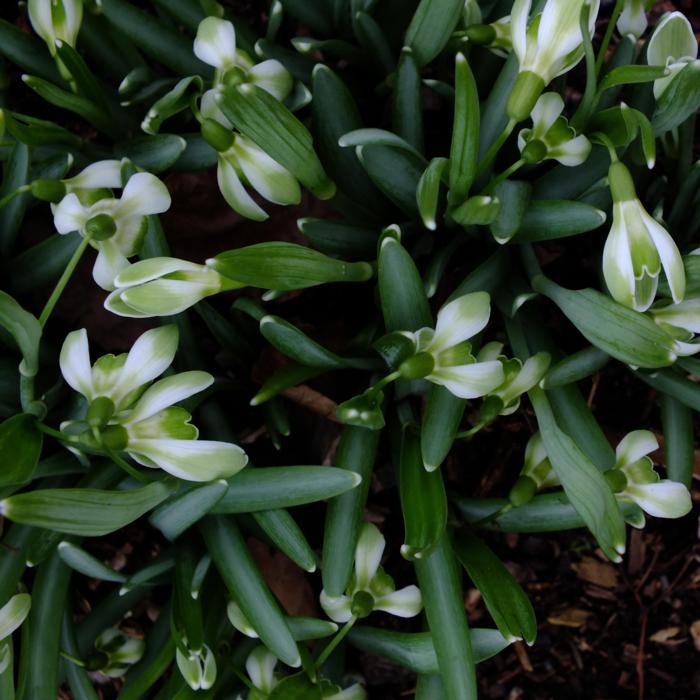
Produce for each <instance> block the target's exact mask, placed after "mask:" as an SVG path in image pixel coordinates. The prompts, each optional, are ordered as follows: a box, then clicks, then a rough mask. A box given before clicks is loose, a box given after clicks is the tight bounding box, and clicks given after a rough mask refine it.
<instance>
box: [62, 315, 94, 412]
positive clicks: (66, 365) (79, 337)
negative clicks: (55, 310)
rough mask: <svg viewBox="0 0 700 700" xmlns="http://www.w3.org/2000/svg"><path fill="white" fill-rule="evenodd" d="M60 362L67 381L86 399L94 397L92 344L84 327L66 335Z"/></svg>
mask: <svg viewBox="0 0 700 700" xmlns="http://www.w3.org/2000/svg"><path fill="white" fill-rule="evenodd" d="M58 362H59V365H60V367H61V374H63V378H64V379H65V380H66V382H68V384H69V385H70V386H71V387H72V388H73V389H75V391H77V392H79V393H81V394H82V395H83V396H84V397H85V398H86V399H88V400H90V399H93V398H94V390H93V386H92V368H91V365H90V346H89V345H88V337H87V331H86V330H85V329H84V328H81V329H80V330H79V331H72V332H71V333H69V334H68V335H67V336H66V339H65V340H64V341H63V346H62V347H61V354H60V356H59V360H58Z"/></svg>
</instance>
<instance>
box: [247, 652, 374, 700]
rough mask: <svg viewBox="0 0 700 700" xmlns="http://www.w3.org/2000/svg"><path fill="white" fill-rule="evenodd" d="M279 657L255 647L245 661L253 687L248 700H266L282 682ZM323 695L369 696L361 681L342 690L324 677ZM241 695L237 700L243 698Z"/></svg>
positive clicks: (357, 699) (341, 699)
mask: <svg viewBox="0 0 700 700" xmlns="http://www.w3.org/2000/svg"><path fill="white" fill-rule="evenodd" d="M277 662H278V659H277V657H276V656H275V655H274V654H272V653H271V652H270V651H268V650H267V649H266V648H265V647H263V646H259V647H256V648H255V649H253V651H251V652H250V654H249V655H248V658H247V659H246V662H245V670H246V673H247V675H248V678H249V679H250V682H251V685H252V686H253V689H252V690H250V691H249V692H248V695H247V696H246V697H247V700H266V698H268V697H269V696H270V694H271V693H272V691H273V690H274V689H275V688H276V687H277V686H278V685H279V684H280V683H281V682H282V680H283V679H284V678H283V676H280V675H278V674H276V673H275V667H276V666H277ZM319 689H320V691H321V697H322V698H323V699H324V700H365V698H366V697H367V695H366V693H365V691H364V689H363V687H362V686H361V685H360V684H359V683H355V684H354V685H352V686H350V687H349V688H346V689H345V690H341V689H340V688H339V687H338V686H337V685H334V684H333V683H330V682H329V681H327V680H325V679H323V680H321V682H320V683H319ZM242 698H243V696H241V695H239V696H238V697H237V699H236V700H242Z"/></svg>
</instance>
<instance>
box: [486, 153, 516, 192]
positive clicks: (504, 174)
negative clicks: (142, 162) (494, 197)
mask: <svg viewBox="0 0 700 700" xmlns="http://www.w3.org/2000/svg"><path fill="white" fill-rule="evenodd" d="M523 165H525V161H524V160H523V159H522V158H521V159H520V160H516V161H515V163H513V165H511V166H510V167H509V168H506V169H505V170H504V171H503V172H502V173H499V174H498V175H496V177H494V178H493V180H491V182H489V184H488V185H486V187H484V190H483V193H484V194H490V193H491V192H493V191H494V190H495V189H496V187H498V185H500V184H501V183H502V182H503V180H506V179H507V178H509V177H510V176H511V175H512V174H513V173H515V172H517V171H518V170H520V168H522V167H523Z"/></svg>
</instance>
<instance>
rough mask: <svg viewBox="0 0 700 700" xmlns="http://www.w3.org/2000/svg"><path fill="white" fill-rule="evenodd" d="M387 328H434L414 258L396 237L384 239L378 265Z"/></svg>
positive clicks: (401, 329)
mask: <svg viewBox="0 0 700 700" xmlns="http://www.w3.org/2000/svg"><path fill="white" fill-rule="evenodd" d="M377 265H378V270H377V276H378V279H379V299H380V303H381V308H382V314H383V316H384V325H385V327H386V330H387V331H388V332H391V331H417V330H418V329H419V328H424V327H426V326H427V327H431V326H432V324H433V320H432V314H431V313H430V306H429V305H428V299H427V297H426V296H425V289H424V288H423V280H422V279H421V277H420V274H419V273H418V270H417V269H416V265H415V263H414V262H413V258H411V256H410V255H409V254H408V252H407V251H406V249H405V248H404V247H403V246H402V245H401V243H399V241H397V240H396V238H394V237H393V236H390V235H387V236H385V237H384V239H383V240H382V242H381V243H380V246H379V259H378V262H377Z"/></svg>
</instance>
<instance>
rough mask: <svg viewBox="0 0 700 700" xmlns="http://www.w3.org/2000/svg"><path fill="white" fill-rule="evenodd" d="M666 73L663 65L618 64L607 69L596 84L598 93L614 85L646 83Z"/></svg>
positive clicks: (666, 70)
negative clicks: (609, 69)
mask: <svg viewBox="0 0 700 700" xmlns="http://www.w3.org/2000/svg"><path fill="white" fill-rule="evenodd" d="M665 75H668V69H667V68H666V67H665V66H643V65H631V66H619V67H618V68H613V69H612V70H611V71H609V72H608V73H607V74H606V75H605V77H604V78H603V79H602V80H601V81H600V85H598V93H599V94H600V93H601V92H603V91H604V90H607V89H608V88H611V87H615V86H616V85H630V84H633V83H648V82H650V81H652V80H656V79H657V78H663V77H664V76H665Z"/></svg>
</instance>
